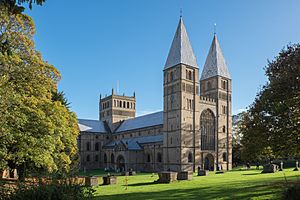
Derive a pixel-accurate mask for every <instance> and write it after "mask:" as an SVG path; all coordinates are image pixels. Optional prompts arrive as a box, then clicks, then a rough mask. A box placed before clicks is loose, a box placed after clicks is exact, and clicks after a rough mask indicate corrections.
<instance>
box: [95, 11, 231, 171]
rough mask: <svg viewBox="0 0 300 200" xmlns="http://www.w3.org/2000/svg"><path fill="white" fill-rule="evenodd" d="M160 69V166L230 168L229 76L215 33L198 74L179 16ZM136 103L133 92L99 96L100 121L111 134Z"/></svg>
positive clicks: (172, 168)
mask: <svg viewBox="0 0 300 200" xmlns="http://www.w3.org/2000/svg"><path fill="white" fill-rule="evenodd" d="M163 73H164V82H163V88H164V92H163V94H164V96H163V98H164V101H163V102H164V106H163V121H162V122H161V126H162V133H161V134H162V135H163V137H162V138H163V141H162V150H161V151H162V157H163V159H162V160H163V161H162V162H163V168H164V170H172V171H186V170H189V171H191V170H193V171H194V170H195V169H196V168H202V169H206V170H217V169H219V170H221V169H223V170H229V169H231V168H232V122H231V121H232V120H231V107H232V106H231V88H232V87H231V77H230V74H229V71H228V68H227V66H226V62H225V59H224V56H223V54H222V50H221V48H220V46H219V42H218V40H217V36H216V35H215V34H214V38H213V41H212V44H211V47H210V49H209V53H208V56H207V59H206V62H205V65H204V67H203V70H202V74H201V76H200V74H199V67H198V64H197V61H196V56H195V54H194V52H193V49H192V46H191V43H190V40H189V37H188V34H187V32H186V28H185V26H184V23H183V20H182V18H181V17H180V20H179V24H178V27H177V30H176V33H175V36H174V39H173V42H172V45H171V48H170V51H169V55H168V58H167V61H166V64H165V66H164V70H163ZM135 103H136V102H135V95H133V96H132V97H127V96H125V95H123V96H119V95H115V94H114V92H112V95H111V96H109V97H105V98H102V99H100V107H101V109H100V120H102V121H106V122H108V124H109V126H110V128H111V130H112V132H114V130H115V129H116V127H118V126H119V124H120V123H122V121H124V120H125V121H126V120H127V119H130V118H135ZM154 161H155V159H154Z"/></svg>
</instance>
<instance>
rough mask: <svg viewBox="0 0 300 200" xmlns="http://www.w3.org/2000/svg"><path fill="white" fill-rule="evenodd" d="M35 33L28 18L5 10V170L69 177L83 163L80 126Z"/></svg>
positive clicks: (0, 10) (0, 141)
mask: <svg viewBox="0 0 300 200" xmlns="http://www.w3.org/2000/svg"><path fill="white" fill-rule="evenodd" d="M34 33H35V28H34V23H33V21H32V19H31V18H30V17H29V16H27V15H25V14H22V13H15V12H13V11H12V10H11V9H10V7H9V6H8V5H7V4H1V5H0V152H1V153H0V169H5V168H7V167H9V168H11V169H12V168H18V169H19V170H18V171H19V172H24V170H25V169H29V168H30V169H37V170H44V171H47V172H61V173H65V172H69V171H70V170H71V168H72V167H74V165H75V166H76V163H77V161H78V154H77V136H78V134H79V130H78V122H77V118H76V115H75V113H73V112H71V111H70V110H69V109H68V103H67V101H66V99H65V97H64V95H63V93H61V92H58V90H57V84H58V81H59V80H60V78H61V77H60V73H59V72H58V70H57V69H56V68H55V67H54V66H52V65H50V64H49V63H47V62H45V61H44V60H43V59H42V57H41V54H40V53H39V52H38V51H37V50H36V49H35V46H34V42H33V39H32V38H33V35H34ZM21 175H23V174H21Z"/></svg>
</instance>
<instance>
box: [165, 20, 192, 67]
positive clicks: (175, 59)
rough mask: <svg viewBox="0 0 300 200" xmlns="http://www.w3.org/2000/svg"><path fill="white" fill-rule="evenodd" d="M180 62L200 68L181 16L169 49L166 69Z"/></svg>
mask: <svg viewBox="0 0 300 200" xmlns="http://www.w3.org/2000/svg"><path fill="white" fill-rule="evenodd" d="M180 63H182V64H186V65H189V66H192V67H196V68H198V65H197V61H196V56H195V54H194V51H193V48H192V45H191V43H190V40H189V37H188V34H187V32H186V29H185V26H184V23H183V20H182V18H181V17H180V20H179V24H178V27H177V30H176V33H175V36H174V39H173V42H172V45H171V48H170V51H169V55H168V58H167V61H166V64H165V69H168V68H170V67H173V66H175V65H178V64H180Z"/></svg>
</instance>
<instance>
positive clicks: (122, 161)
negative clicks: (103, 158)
mask: <svg viewBox="0 0 300 200" xmlns="http://www.w3.org/2000/svg"><path fill="white" fill-rule="evenodd" d="M117 168H118V169H119V170H120V171H121V172H122V171H125V159H124V157H123V156H122V155H119V156H118V158H117Z"/></svg>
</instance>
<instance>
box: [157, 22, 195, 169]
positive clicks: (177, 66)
mask: <svg viewBox="0 0 300 200" xmlns="http://www.w3.org/2000/svg"><path fill="white" fill-rule="evenodd" d="M198 80H199V68H198V65H197V61H196V57H195V54H194V52H193V49H192V46H191V43H190V40H189V37H188V34H187V32H186V28H185V26H184V23H183V20H182V17H180V19H179V24H178V27H177V30H176V33H175V36H174V39H173V41H172V45H171V48H170V51H169V54H168V58H167V61H166V64H165V66H164V145H163V151H164V152H163V155H164V164H165V166H164V169H165V170H171V171H183V170H194V169H195V162H194V161H195V146H196V141H195V140H196V139H195V137H196V130H199V127H196V121H195V118H196V117H195V116H196V115H198V113H197V110H199V109H197V108H196V106H197V105H198V104H197V103H196V102H197V100H196V99H197V96H198V95H199V82H198Z"/></svg>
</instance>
